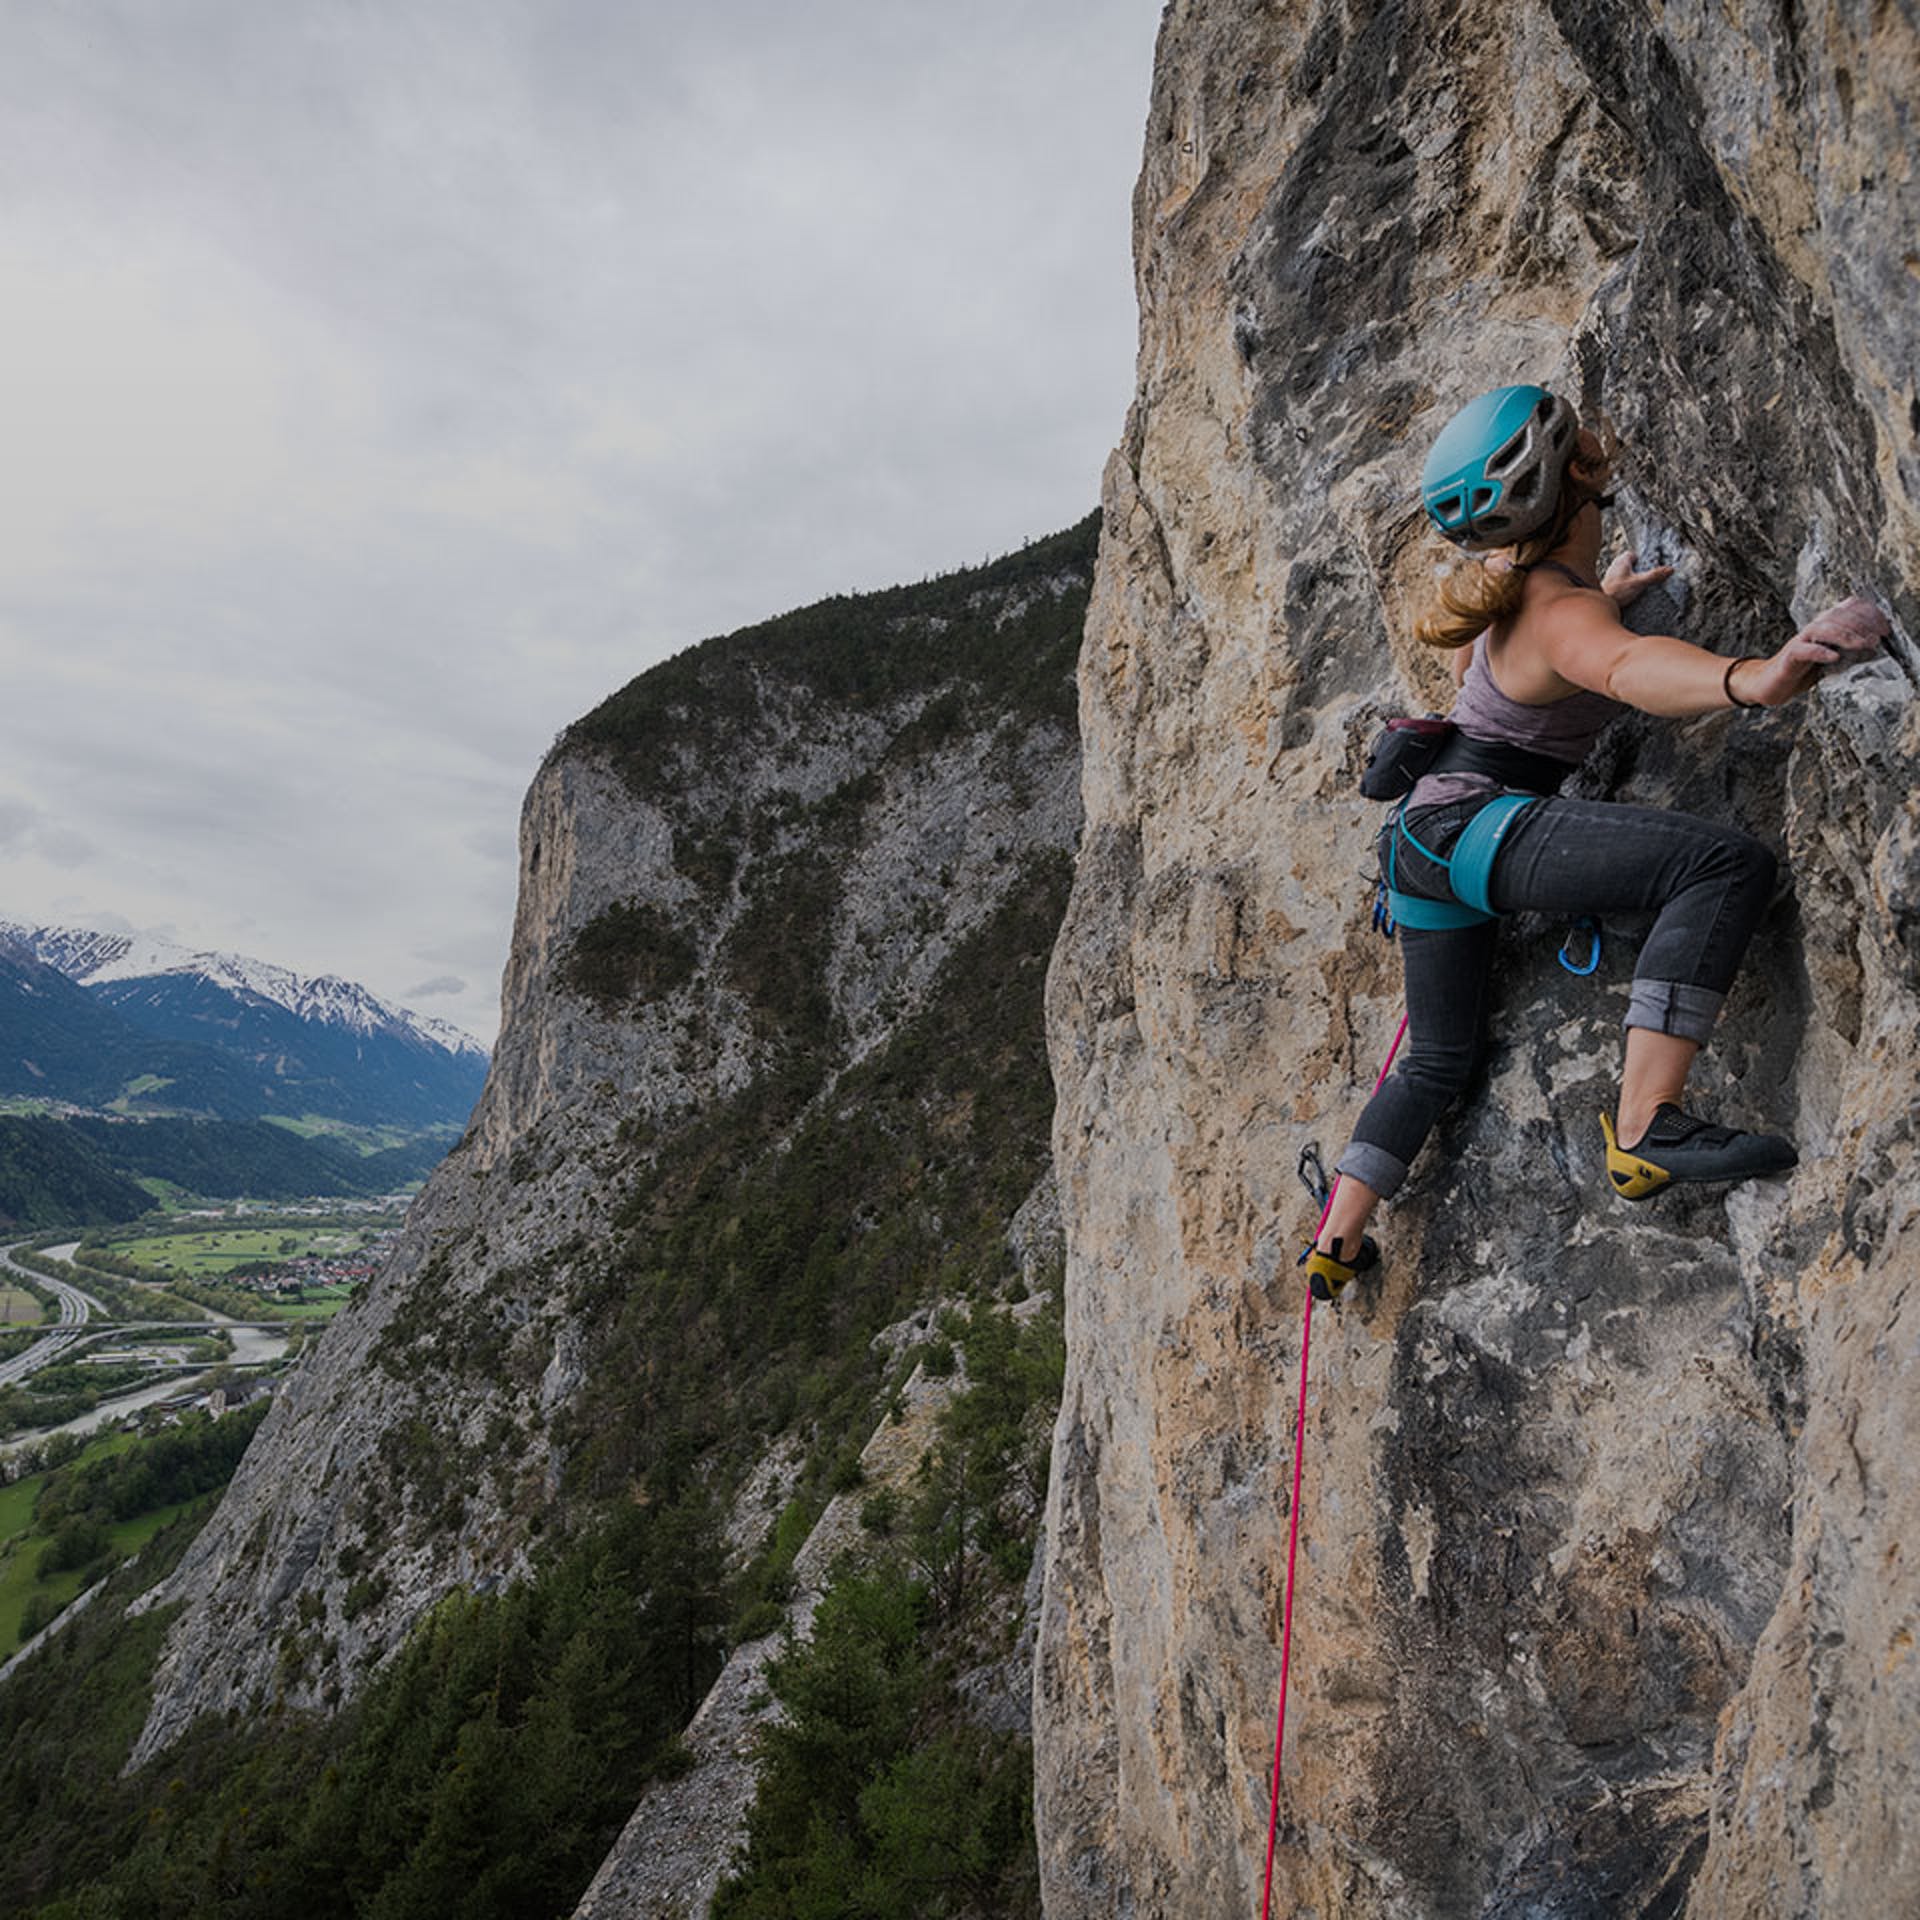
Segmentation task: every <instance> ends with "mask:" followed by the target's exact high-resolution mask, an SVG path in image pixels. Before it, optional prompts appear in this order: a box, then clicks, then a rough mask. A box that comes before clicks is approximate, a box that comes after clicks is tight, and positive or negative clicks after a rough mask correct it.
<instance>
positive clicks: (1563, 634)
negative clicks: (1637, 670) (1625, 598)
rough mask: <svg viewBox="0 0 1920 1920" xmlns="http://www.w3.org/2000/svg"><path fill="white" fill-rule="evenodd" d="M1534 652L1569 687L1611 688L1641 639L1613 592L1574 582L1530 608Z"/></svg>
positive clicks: (1542, 598)
mask: <svg viewBox="0 0 1920 1920" xmlns="http://www.w3.org/2000/svg"><path fill="white" fill-rule="evenodd" d="M1527 624H1528V628H1529V634H1530V637H1531V638H1532V640H1533V642H1534V657H1535V658H1536V659H1537V660H1538V661H1539V662H1540V664H1541V665H1542V666H1543V667H1544V668H1545V669H1546V670H1547V671H1548V672H1549V673H1551V674H1552V675H1553V676H1554V677H1555V678H1556V679H1558V680H1560V681H1561V682H1563V683H1564V685H1565V687H1566V689H1567V690H1569V691H1571V690H1572V689H1574V688H1584V689H1585V690H1586V691H1588V692H1590V693H1605V692H1607V690H1608V687H1609V683H1610V681H1611V679H1612V676H1613V674H1614V672H1615V670H1616V669H1617V668H1618V666H1619V664H1620V661H1621V659H1622V658H1623V657H1624V656H1625V655H1626V654H1627V653H1628V652H1629V651H1630V650H1631V649H1632V648H1633V647H1635V646H1636V645H1638V644H1639V638H1640V636H1638V635H1637V634H1634V633H1632V632H1630V631H1629V630H1628V628H1627V627H1626V626H1625V625H1624V624H1623V622H1622V621H1621V618H1620V608H1619V606H1618V605H1617V604H1616V603H1615V601H1614V600H1613V598H1612V596H1611V595H1609V594H1605V593H1601V592H1599V591H1598V590H1589V589H1587V588H1583V587H1572V586H1569V587H1568V588H1566V589H1565V590H1564V591H1563V592H1560V593H1556V594H1554V595H1552V596H1551V597H1549V596H1547V595H1544V594H1543V595H1542V596H1541V599H1540V602H1539V603H1538V605H1537V607H1536V606H1535V605H1533V604H1529V606H1528V608H1527Z"/></svg>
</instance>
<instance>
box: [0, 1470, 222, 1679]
mask: <svg viewBox="0 0 1920 1920" xmlns="http://www.w3.org/2000/svg"><path fill="white" fill-rule="evenodd" d="M25 1484H27V1483H26V1482H24V1481H23V1482H21V1485H23V1486H24V1485H25ZM36 1484H37V1482H36ZM13 1491H14V1489H13V1488H12V1487H9V1488H8V1489H7V1492H8V1493H12V1492H13ZM212 1497H213V1496H211V1495H203V1496H202V1498H212ZM193 1504H194V1503H193V1502H192V1501H191V1500H183V1501H181V1502H180V1503H179V1504H178V1505H176V1506H171V1507H161V1508H159V1509H158V1510H157V1511H156V1512H153V1513H143V1514H141V1515H140V1517H139V1518H138V1519H136V1520H122V1521H121V1522H120V1524H119V1525H118V1526H116V1527H113V1528H111V1529H110V1530H109V1538H110V1539H111V1540H112V1542H113V1551H114V1555H115V1557H116V1559H119V1560H124V1559H126V1558H127V1557H128V1556H129V1555H130V1554H135V1553H138V1552H139V1551H140V1549H141V1548H142V1547H144V1546H145V1545H146V1544H147V1542H148V1541H149V1540H151V1539H152V1538H153V1536H154V1535H155V1534H156V1533H158V1532H159V1531H160V1529H161V1528H162V1527H164V1526H165V1525H166V1524H167V1522H168V1521H169V1520H172V1519H174V1518H175V1517H176V1516H177V1515H179V1514H182V1513H185V1512H186V1510H187V1509H188V1508H189V1507H190V1506H192V1505H193ZM16 1538H17V1536H16ZM48 1544H49V1543H48V1542H47V1541H45V1540H35V1539H32V1538H28V1539H25V1540H19V1541H18V1543H17V1544H9V1545H7V1546H4V1547H0V1659H5V1658H6V1656H7V1655H8V1654H10V1653H12V1652H13V1651H14V1649H15V1648H16V1647H18V1646H19V1644H20V1620H21V1617H22V1615H24V1614H25V1612H26V1610H27V1602H28V1601H29V1600H31V1599H32V1598H33V1596H34V1595H35V1594H36V1593H45V1594H50V1595H52V1597H53V1598H54V1600H55V1601H57V1602H58V1603H59V1604H60V1605H61V1606H65V1605H66V1603H67V1602H68V1601H69V1600H71V1599H72V1598H73V1597H74V1595H75V1594H77V1593H78V1592H79V1591H80V1581H81V1574H80V1570H79V1569H78V1568H77V1567H76V1568H72V1569H70V1570H69V1571H68V1572H65V1573H56V1574H54V1575H52V1576H51V1578H49V1579H48V1580H46V1581H45V1582H44V1583H43V1582H41V1581H38V1580H36V1579H35V1578H34V1575H35V1573H36V1572H37V1571H38V1569H39V1565H40V1556H41V1555H42V1554H43V1553H44V1552H46V1550H47V1546H48Z"/></svg>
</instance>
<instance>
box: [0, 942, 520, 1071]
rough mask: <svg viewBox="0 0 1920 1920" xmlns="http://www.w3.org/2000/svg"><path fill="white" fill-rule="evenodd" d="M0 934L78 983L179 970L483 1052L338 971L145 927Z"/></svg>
mask: <svg viewBox="0 0 1920 1920" xmlns="http://www.w3.org/2000/svg"><path fill="white" fill-rule="evenodd" d="M0 939H8V940H12V941H14V942H15V943H16V944H18V945H20V946H24V947H26V948H27V949H28V951H29V952H31V953H32V954H33V955H34V956H35V958H37V959H39V960H42V961H44V962H45V963H46V964H47V965H48V966H50V967H55V968H58V970H59V971H60V972H62V973H64V974H65V975H66V976H67V978H68V979H69V980H71V981H73V982H74V983H75V984H76V985H79V986H83V987H104V986H112V985H116V984H118V983H119V982H121V981H127V980H150V979H154V978H157V977H161V976H166V975H184V976H189V977H194V978H198V979H201V980H204V981H206V982H207V983H208V984H209V985H211V986H215V987H222V988H225V989H226V990H227V991H229V992H232V993H237V994H244V995H248V996H251V997H252V998H254V999H257V1000H266V1001H271V1002H272V1003H273V1004H274V1005H275V1006H278V1007H284V1008H285V1009H286V1010H287V1012H289V1013H290V1014H292V1015H293V1016H294V1017H295V1018H296V1019H298V1020H312V1021H315V1022H317V1023H318V1024H319V1025H321V1026H329V1027H345V1028H347V1029H349V1030H350V1031H352V1032H355V1033H390V1032H393V1031H395V1030H400V1031H406V1032H411V1033H414V1034H417V1035H418V1036H419V1037H420V1038H421V1039H422V1040H424V1041H426V1042H428V1043H429V1044H431V1045H433V1046H437V1047H443V1048H445V1049H446V1051H447V1052H448V1053H452V1054H462V1053H465V1054H472V1055H475V1056H476V1057H478V1058H479V1059H482V1060H484V1059H485V1058H486V1057H487V1050H486V1048H485V1047H483V1046H482V1045H481V1044H480V1042H479V1041H478V1040H476V1039H474V1037H473V1036H472V1035H471V1034H468V1033H462V1032H461V1031H460V1029H459V1028H458V1027H456V1026H452V1025H450V1024H449V1023H448V1022H447V1021H445V1020H436V1019H433V1018H432V1017H431V1016H430V1015H426V1014H419V1013H415V1012H413V1011H412V1010H411V1009H410V1008H407V1007H402V1006H399V1005H397V1004H396V1003H395V1002H393V1001H391V1000H384V999H382V998H381V997H380V995H379V994H377V993H374V992H371V991H370V990H369V989H368V988H366V987H362V986H359V985H356V984H355V983H354V982H353V981H351V980H343V979H341V978H340V977H339V975H338V974H331V973H323V974H317V975H313V976H308V975H305V974H298V973H295V972H294V971H293V970H292V969H291V968H290V967H276V966H275V965H273V963H272V962H271V961H267V960H254V959H250V958H249V957H248V956H247V955H245V954H239V953H206V952H195V951H193V950H192V949H190V948H187V947H181V946H176V945H174V943H173V942H172V941H169V940H161V939H158V938H156V937H155V936H154V935H153V934H150V933H95V932H91V931H89V930H87V929H85V928H81V927H23V926H17V925H14V924H11V923H9V922H0Z"/></svg>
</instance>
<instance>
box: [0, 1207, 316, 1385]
mask: <svg viewBox="0 0 1920 1920" xmlns="http://www.w3.org/2000/svg"><path fill="white" fill-rule="evenodd" d="M79 1244H80V1243H79V1241H77V1240H74V1241H70V1242H68V1244H67V1245H65V1246H63V1247H49V1248H48V1249H47V1258H48V1259H50V1260H68V1259H71V1258H72V1256H73V1253H74V1250H75V1249H76V1248H77V1247H78V1246H79ZM0 1266H4V1267H6V1268H7V1269H8V1270H9V1271H11V1272H13V1273H17V1274H19V1275H20V1277H21V1278H22V1279H24V1280H31V1281H32V1282H33V1284H34V1285H35V1286H36V1287H42V1288H44V1289H45V1290H46V1291H47V1292H49V1293H51V1294H52V1295H53V1296H54V1298H55V1299H56V1300H57V1301H58V1302H59V1303H60V1318H59V1320H58V1321H57V1322H56V1323H55V1328H54V1330H52V1331H50V1332H49V1333H48V1334H47V1335H46V1337H45V1338H44V1339H41V1340H36V1341H35V1342H34V1344H33V1345H32V1346H30V1347H28V1348H27V1349H26V1351H25V1352H23V1353H16V1354H15V1355H14V1356H13V1358H12V1359H11V1360H0V1387H10V1386H13V1385H15V1384H16V1383H18V1382H19V1381H22V1380H24V1379H26V1377H27V1376H28V1375H29V1374H31V1373H38V1372H39V1371H40V1369H41V1368H42V1367H50V1366H52V1365H53V1363H54V1362H55V1361H56V1360H62V1359H65V1358H67V1357H68V1356H69V1355H70V1354H72V1353H74V1352H76V1351H77V1350H78V1349H79V1348H81V1347H84V1346H89V1345H91V1344H92V1343H93V1342H94V1341H96V1340H105V1339H108V1338H110V1337H111V1336H112V1335H114V1334H118V1333H131V1332H135V1331H139V1330H143V1329H146V1328H149V1327H164V1328H166V1330H167V1331H168V1332H169V1333H180V1334H194V1333H232V1332H234V1331H236V1330H238V1329H248V1330H252V1329H259V1330H263V1331H271V1332H275V1333H278V1334H280V1335H282V1336H283V1348H284V1335H285V1334H286V1331H287V1324H286V1322H285V1321H284V1320H229V1319H228V1318H227V1317H226V1316H225V1315H224V1314H222V1315H220V1316H219V1317H218V1318H215V1319H208V1320H115V1319H114V1317H113V1316H112V1315H111V1314H110V1313H109V1312H108V1311H107V1309H106V1308H105V1307H104V1306H102V1305H101V1303H100V1302H99V1301H98V1300H96V1299H95V1298H94V1297H93V1295H92V1294H90V1293H86V1292H83V1291H82V1290H81V1289H80V1288H79V1287H76V1286H74V1285H73V1284H72V1283H71V1282H70V1281H66V1280H51V1279H49V1278H47V1276H46V1275H44V1274H39V1273H34V1272H32V1271H31V1270H30V1269H28V1268H26V1267H23V1266H21V1265H19V1264H18V1262H16V1261H15V1260H14V1258H13V1248H12V1247H6V1248H0ZM90 1323H98V1324H92V1325H91V1329H90V1330H89V1331H86V1332H82V1331H80V1329H82V1328H87V1327H89V1326H90Z"/></svg>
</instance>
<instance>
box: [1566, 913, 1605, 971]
mask: <svg viewBox="0 0 1920 1920" xmlns="http://www.w3.org/2000/svg"><path fill="white" fill-rule="evenodd" d="M1583 933H1584V934H1585V935H1586V936H1587V938H1588V939H1589V940H1591V941H1592V942H1593V946H1592V948H1591V950H1590V951H1589V952H1588V954H1587V964H1586V965H1585V966H1584V967H1582V966H1576V965H1575V964H1574V959H1573V955H1572V954H1571V953H1570V952H1569V951H1568V949H1569V948H1571V947H1572V945H1573V943H1574V941H1575V940H1577V939H1578V938H1579V937H1580V935H1581V934H1583ZM1560 964H1561V965H1562V966H1563V967H1565V968H1566V970H1567V971H1568V972H1569V973H1570V974H1573V975H1574V976H1575V977H1576V978H1577V979H1581V980H1584V979H1585V978H1586V977H1587V975H1588V974H1590V973H1592V972H1594V971H1595V969H1596V968H1598V966H1599V965H1600V922H1599V921H1598V920H1596V919H1594V918H1593V917H1592V916H1591V915H1590V914H1584V913H1583V914H1582V915H1581V916H1580V918H1579V919H1578V920H1576V921H1575V922H1574V923H1573V925H1572V926H1570V927H1569V928H1568V929H1567V937H1566V938H1565V939H1564V940H1562V941H1561V942H1560Z"/></svg>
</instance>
